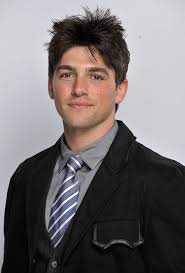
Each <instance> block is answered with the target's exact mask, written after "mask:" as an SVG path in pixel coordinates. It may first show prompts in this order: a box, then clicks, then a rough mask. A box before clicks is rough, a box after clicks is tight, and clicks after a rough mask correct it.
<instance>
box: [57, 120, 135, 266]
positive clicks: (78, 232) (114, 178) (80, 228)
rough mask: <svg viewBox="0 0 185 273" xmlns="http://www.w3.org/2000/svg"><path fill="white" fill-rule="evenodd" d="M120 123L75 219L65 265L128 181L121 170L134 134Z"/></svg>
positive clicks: (63, 259) (67, 247)
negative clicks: (93, 224) (121, 175)
mask: <svg viewBox="0 0 185 273" xmlns="http://www.w3.org/2000/svg"><path fill="white" fill-rule="evenodd" d="M118 123H119V125H120V127H119V130H118V133H117V135H116V137H115V139H114V141H113V143H112V145H111V147H110V149H109V152H108V154H107V155H106V157H105V159H104V161H103V163H102V165H101V166H100V168H99V170H98V171H97V173H96V175H95V177H94V179H93V181H92V182H91V185H90V187H89V189H88V191H87V193H86V195H85V197H84V199H83V201H82V203H81V205H80V207H79V209H78V211H77V213H76V214H75V216H74V218H73V223H72V228H71V233H70V234H69V238H68V240H67V242H66V248H65V250H64V253H63V258H62V264H63V263H64V262H65V261H66V259H67V258H68V257H69V255H70V254H71V252H72V251H73V249H74V248H75V247H76V246H77V244H78V243H79V242H80V240H81V239H82V237H83V236H84V235H85V233H86V232H87V231H88V229H89V227H90V226H91V224H92V222H93V221H94V219H95V218H96V217H97V215H98V214H99V213H100V212H101V210H102V209H103V208H104V207H105V206H106V204H108V202H109V201H110V198H111V195H112V194H113V193H114V191H115V190H116V189H117V188H118V187H119V185H120V183H121V182H123V180H125V181H126V180H127V177H126V174H125V179H124V178H123V177H121V179H120V178H119V170H120V168H125V166H126V163H127V153H128V149H129V147H130V145H131V144H132V143H133V142H134V140H135V137H134V136H133V134H132V133H131V131H130V130H129V129H128V128H127V127H126V126H125V125H124V124H123V123H122V122H118ZM125 173H126V172H125Z"/></svg>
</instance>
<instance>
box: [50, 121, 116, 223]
mask: <svg viewBox="0 0 185 273" xmlns="http://www.w3.org/2000/svg"><path fill="white" fill-rule="evenodd" d="M117 131H118V123H117V121H115V122H114V124H113V126H112V128H111V129H110V130H109V131H108V132H107V133H106V134H105V135H104V136H103V137H101V138H100V139H98V140H97V141H96V142H95V143H93V144H91V145H89V146H88V147H86V148H85V149H83V150H82V151H81V152H80V153H78V154H79V155H80V157H81V158H82V160H83V161H84V163H85V164H84V165H83V167H82V168H81V169H80V170H79V171H78V172H77V174H76V176H75V180H78V181H80V192H79V197H78V203H77V209H78V207H79V206H80V204H81V202H82V200H83V198H84V195H85V194H86V192H87V190H88V188H89V186H90V184H91V181H92V179H93V177H94V176H95V174H96V172H97V170H98V169H99V167H100V165H101V163H102V161H103V158H104V157H105V156H106V154H107V152H108V150H109V148H110V146H111V144H112V142H113V140H114V138H115V136H116V134H117ZM60 144H61V154H60V156H59V158H58V160H57V162H56V165H55V169H54V172H53V177H52V180H51V185H50V189H49V192H48V195H47V200H46V209H45V220H46V227H48V224H49V218H50V211H51V207H52V204H53V201H54V199H55V196H56V194H57V192H58V190H59V188H60V186H61V183H62V181H63V179H64V175H65V166H66V164H67V161H68V159H69V157H70V156H72V155H75V154H74V153H73V152H72V151H71V150H69V148H68V147H67V145H66V144H65V140H64V135H63V136H62V137H61V143H60Z"/></svg>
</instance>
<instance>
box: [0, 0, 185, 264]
mask: <svg viewBox="0 0 185 273" xmlns="http://www.w3.org/2000/svg"><path fill="white" fill-rule="evenodd" d="M100 3H101V4H99V2H97V1H92V0H87V1H81V2H79V1H76V0H68V1H63V0H53V1H49V0H48V1H46V0H40V1H38V0H32V1H24V0H15V1H10V0H0V37H1V38H0V94H1V97H0V116H1V125H0V126H1V134H0V145H1V147H0V150H1V153H0V166H1V172H0V179H1V183H0V216H1V219H2V220H1V221H0V266H1V263H2V255H3V215H4V205H5V199H6V191H7V187H8V183H9V179H10V176H11V175H12V173H13V172H14V171H15V169H16V167H17V166H18V164H19V163H20V162H21V161H23V160H24V159H25V158H27V157H29V156H31V155H33V154H34V153H36V152H38V151H40V150H42V149H44V148H46V147H48V146H50V145H52V144H53V143H54V142H55V141H56V140H57V139H58V137H59V136H60V135H61V133H62V123H61V120H60V118H59V116H58V115H57V114H56V112H55V108H54V104H53V102H52V101H51V100H50V99H49V97H48V94H47V52H46V50H45V48H44V46H43V45H44V43H45V42H47V41H49V34H48V32H47V29H48V28H49V27H50V26H51V21H52V19H60V18H63V17H64V16H65V15H67V14H68V15H70V14H79V13H81V12H82V9H81V6H83V5H87V6H89V7H90V8H95V7H96V6H97V4H98V5H99V6H100V7H104V8H111V10H112V13H114V14H116V15H117V16H118V17H119V18H120V19H121V20H122V22H123V25H124V26H125V28H126V29H127V34H128V36H127V42H128V47H129V49H130V52H131V63H130V68H129V73H128V80H129V90H128V95H127V98H126V100H125V102H124V103H123V104H122V105H121V106H120V108H119V111H118V115H117V117H118V118H119V119H122V120H123V121H124V122H125V123H126V124H127V125H128V126H129V127H130V129H131V130H132V131H133V132H134V134H135V135H136V136H137V137H138V141H140V142H142V143H143V144H145V145H146V146H149V147H150V148H152V149H153V150H155V151H157V152H159V153H161V154H162V155H165V156H167V157H170V158H173V159H176V160H177V161H180V162H181V163H183V164H184V165H185V141H184V140H185V125H184V117H185V107H184V102H185V81H184V78H185V76H184V75H185V74H184V68H185V16H184V15H185V1H184V0H140V1H138V0H117V1H116V0H114V1H111V0H101V2H100Z"/></svg>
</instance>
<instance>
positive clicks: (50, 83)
mask: <svg viewBox="0 0 185 273" xmlns="http://www.w3.org/2000/svg"><path fill="white" fill-rule="evenodd" d="M48 93H49V96H50V98H51V99H54V93H53V86H52V79H51V78H48Z"/></svg>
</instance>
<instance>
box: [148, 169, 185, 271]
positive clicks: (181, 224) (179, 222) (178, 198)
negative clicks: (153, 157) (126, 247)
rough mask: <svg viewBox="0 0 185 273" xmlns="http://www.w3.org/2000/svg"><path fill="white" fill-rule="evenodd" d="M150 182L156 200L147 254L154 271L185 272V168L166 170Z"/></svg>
mask: <svg viewBox="0 0 185 273" xmlns="http://www.w3.org/2000/svg"><path fill="white" fill-rule="evenodd" d="M153 177H155V178H154V179H153V178H152V179H153V181H152V183H151V185H152V186H151V185H150V189H148V190H149V193H148V197H149V198H150V199H153V200H152V206H151V210H150V213H148V215H149V216H148V222H147V225H146V231H145V244H144V245H145V246H144V256H145V260H146V263H147V268H148V272H150V273H161V272H163V273H165V272H166V273H182V272H185V167H184V166H182V165H180V164H177V165H176V166H175V167H170V168H167V169H166V170H165V171H163V170H162V169H161V170H160V171H158V174H157V175H155V176H153Z"/></svg>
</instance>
